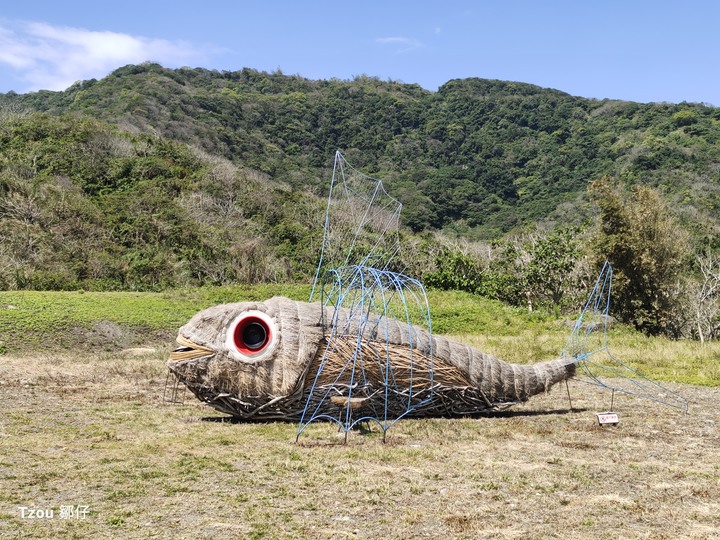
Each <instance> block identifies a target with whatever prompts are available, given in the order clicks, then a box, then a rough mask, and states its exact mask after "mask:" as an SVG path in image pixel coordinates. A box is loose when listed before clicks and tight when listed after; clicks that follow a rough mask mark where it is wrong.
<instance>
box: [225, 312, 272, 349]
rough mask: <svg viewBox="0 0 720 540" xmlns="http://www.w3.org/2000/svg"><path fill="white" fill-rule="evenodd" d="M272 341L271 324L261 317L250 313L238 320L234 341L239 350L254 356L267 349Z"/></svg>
mask: <svg viewBox="0 0 720 540" xmlns="http://www.w3.org/2000/svg"><path fill="white" fill-rule="evenodd" d="M271 341H272V332H271V330H270V325H269V324H268V323H267V321H265V320H264V319H263V318H261V317H257V316H254V315H250V316H247V317H244V318H243V319H242V320H240V321H239V322H238V324H237V325H236V326H235V330H234V331H233V343H234V344H235V347H236V348H237V350H238V352H239V353H241V354H244V355H246V356H252V355H255V354H258V353H260V352H262V351H263V350H265V349H266V348H267V346H268V345H269V344H270V342H271Z"/></svg>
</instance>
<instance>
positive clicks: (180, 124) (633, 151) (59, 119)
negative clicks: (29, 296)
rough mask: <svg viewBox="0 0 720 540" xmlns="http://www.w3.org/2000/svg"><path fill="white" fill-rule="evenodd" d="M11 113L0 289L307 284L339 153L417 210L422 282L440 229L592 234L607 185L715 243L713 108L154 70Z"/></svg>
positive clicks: (408, 213)
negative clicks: (637, 189) (652, 191)
mask: <svg viewBox="0 0 720 540" xmlns="http://www.w3.org/2000/svg"><path fill="white" fill-rule="evenodd" d="M0 119H1V120H2V121H1V122H0V234H2V238H3V243H2V246H0V250H2V254H3V258H2V263H0V288H6V289H7V288H36V289H73V288H86V289H103V290H107V289H145V290H146V289H162V288H166V287H172V286H181V285H187V284H190V285H193V284H202V283H205V284H218V285H222V284H227V283H237V282H240V283H255V282H286V281H293V280H308V279H309V278H310V276H311V275H312V271H313V269H314V266H315V262H316V257H317V254H318V246H319V241H320V236H321V230H320V223H321V222H322V212H323V206H324V201H325V194H326V190H327V186H328V183H329V179H330V175H331V168H330V167H331V165H332V156H333V154H334V152H335V150H336V149H340V150H341V151H343V153H344V154H345V156H346V158H347V159H348V161H349V162H350V163H352V164H353V166H354V167H356V168H358V169H360V170H362V171H364V172H366V173H368V174H370V175H372V176H376V177H381V178H383V179H384V181H385V183H386V186H387V188H388V189H389V191H390V192H391V194H393V195H394V196H395V197H396V198H398V199H399V200H400V201H401V202H402V203H403V205H404V207H403V215H402V218H403V222H404V224H405V225H406V226H407V227H408V231H407V232H406V238H408V239H412V241H408V242H406V245H412V246H413V251H412V253H409V254H406V258H407V261H406V266H410V267H411V268H412V269H414V270H415V273H416V275H419V274H422V273H423V272H425V271H429V270H432V269H433V264H434V261H435V257H436V255H437V253H438V250H440V249H442V241H439V240H438V237H437V236H433V234H434V233H435V232H437V231H441V232H442V233H443V234H444V235H445V238H452V237H454V236H458V235H459V236H460V237H461V238H466V239H475V240H497V239H500V238H501V237H502V236H503V235H505V234H507V233H508V232H515V233H517V232H520V231H527V230H530V229H531V228H532V227H533V226H534V225H535V224H536V223H541V224H542V227H544V228H545V229H547V228H549V227H552V226H553V225H555V224H563V225H581V224H584V223H587V222H588V220H589V218H590V217H591V216H592V215H594V214H595V213H596V212H597V209H596V208H595V207H594V206H593V205H592V204H591V203H590V202H588V201H589V198H588V196H587V192H586V188H587V185H588V183H589V182H590V181H592V180H594V179H597V178H600V177H603V176H608V177H609V178H611V179H613V181H614V182H615V183H616V184H617V185H624V186H630V187H632V186H637V185H647V186H654V187H656V188H659V189H660V190H661V192H662V193H664V195H665V197H666V199H667V200H668V201H669V202H670V203H671V205H672V206H673V208H674V211H675V213H676V214H677V215H678V216H679V217H680V218H681V220H682V223H683V224H684V227H685V228H686V229H687V230H689V231H691V233H692V237H693V241H694V244H695V245H696V246H710V247H717V243H716V240H715V236H716V235H715V234H714V233H715V231H716V230H718V228H719V227H718V223H719V220H720V191H719V190H720V144H719V142H720V109H717V108H713V107H708V106H704V105H702V104H690V103H681V104H667V103H650V104H639V103H631V102H619V101H607V100H604V101H598V100H590V99H585V98H581V97H574V96H571V95H568V94H566V93H563V92H560V91H557V90H551V89H544V88H539V87H537V86H532V85H528V84H523V83H514V82H503V81H493V80H483V79H465V80H453V81H449V82H448V83H446V84H445V85H444V86H443V87H441V88H440V89H439V91H438V92H429V91H426V90H423V89H422V88H420V87H419V86H417V85H407V84H401V83H397V82H383V81H380V80H378V79H375V78H371V77H365V76H363V77H358V78H356V79H354V80H352V81H340V80H329V81H326V80H321V81H313V80H307V79H303V78H301V77H298V76H287V75H284V74H282V73H280V72H276V73H265V72H258V71H255V70H252V69H243V70H240V71H236V72H216V71H209V70H204V69H177V70H171V69H166V68H163V67H161V66H159V65H157V64H143V65H138V66H126V67H124V68H121V69H118V70H116V71H115V72H114V73H112V74H111V75H109V76H108V77H106V78H104V79H102V80H90V81H83V82H78V83H76V84H75V85H73V86H72V87H70V88H69V89H68V90H66V91H64V92H48V91H41V92H37V93H31V94H22V95H19V94H15V93H12V92H11V93H8V94H5V95H3V94H0ZM411 231H412V232H414V233H415V235H414V236H412V235H411Z"/></svg>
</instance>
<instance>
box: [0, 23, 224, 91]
mask: <svg viewBox="0 0 720 540" xmlns="http://www.w3.org/2000/svg"><path fill="white" fill-rule="evenodd" d="M211 52H212V51H211ZM203 53H207V49H204V50H203ZM203 53H201V52H200V51H199V50H198V49H196V48H194V47H193V46H192V45H191V44H188V43H185V42H179V41H168V40H164V39H153V38H147V37H142V36H132V35H129V34H122V33H118V32H104V31H95V30H86V29H83V28H69V27H61V26H51V25H49V24H45V23H38V22H30V23H26V22H12V21H11V22H8V21H0V64H6V65H7V66H9V67H10V68H11V70H12V71H14V72H15V75H16V76H17V77H18V78H19V79H21V80H23V81H25V82H26V83H27V84H28V88H27V89H26V90H27V91H31V90H39V89H44V90H64V89H65V88H67V87H68V86H70V85H71V84H73V83H75V82H76V81H79V80H85V79H93V78H101V77H104V76H105V75H107V74H108V73H109V72H111V71H112V70H114V69H116V68H118V67H121V66H124V65H126V64H140V63H142V62H146V61H152V62H159V63H161V64H163V65H167V66H169V67H174V66H181V65H188V64H191V63H193V62H202V59H203V56H204V54H203Z"/></svg>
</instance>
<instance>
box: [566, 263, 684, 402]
mask: <svg viewBox="0 0 720 540" xmlns="http://www.w3.org/2000/svg"><path fill="white" fill-rule="evenodd" d="M612 275H613V272H612V266H611V265H610V263H609V262H607V261H606V262H605V264H604V265H603V268H602V270H601V271H600V274H599V275H598V278H597V281H596V282H595V287H594V288H593V290H592V292H591V293H590V296H589V297H588V300H587V302H586V303H585V307H584V308H583V310H582V312H581V313H580V317H578V319H577V321H576V322H575V325H574V326H573V330H572V332H571V334H570V337H569V338H568V341H567V343H566V344H565V347H564V348H563V351H562V356H563V357H564V358H568V359H570V360H571V361H572V362H573V363H575V364H576V365H577V367H578V368H579V371H580V372H581V373H582V374H584V376H585V377H586V379H583V378H581V377H578V376H577V375H576V379H577V380H579V381H580V382H584V383H589V384H594V385H597V386H599V387H601V388H605V389H608V390H614V391H616V392H621V393H624V394H628V395H632V396H636V397H642V398H645V399H649V400H652V401H655V402H658V403H662V404H664V405H667V406H670V407H675V408H678V409H681V410H683V411H684V412H687V411H688V400H687V399H685V398H684V397H683V396H681V395H680V394H678V393H677V392H674V391H672V390H670V389H669V388H666V387H664V386H662V385H661V384H659V383H657V382H655V381H653V380H652V379H650V378H648V377H646V376H645V375H643V374H642V373H640V372H639V371H637V370H636V369H633V368H631V367H630V366H628V365H627V364H625V363H624V362H622V361H621V360H620V359H619V358H617V357H616V356H614V355H613V354H612V353H611V352H610V347H609V345H608V321H609V318H610V296H611V291H612ZM588 319H589V320H590V322H589V323H588V322H587V321H588ZM599 328H602V333H599V331H598V329H599ZM593 347H595V348H593ZM602 360H604V362H602ZM606 377H608V378H612V379H613V382H609V381H607V379H606Z"/></svg>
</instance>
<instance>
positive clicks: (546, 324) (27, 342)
mask: <svg viewBox="0 0 720 540" xmlns="http://www.w3.org/2000/svg"><path fill="white" fill-rule="evenodd" d="M276 295H282V296H287V297H290V298H292V299H295V300H307V298H308V297H309V295H310V286H309V285H283V284H271V285H261V286H237V287H207V288H196V289H182V290H174V291H166V292H162V293H152V292H142V293H140V292H82V291H75V292H41V291H4V292H0V354H4V353H21V352H23V351H34V352H37V351H45V352H52V351H57V350H63V349H84V350H89V351H103V350H105V351H108V350H117V349H118V348H123V347H130V346H138V345H152V344H154V345H159V346H160V347H161V349H162V348H163V347H170V346H171V344H172V341H173V339H174V337H175V333H176V332H177V329H178V328H179V327H180V326H182V325H183V324H185V323H186V322H187V321H188V320H189V319H190V318H191V317H192V316H193V315H194V314H195V313H197V312H198V311H200V310H202V309H204V308H207V307H209V306H212V305H216V304H219V303H227V302H240V301H248V300H264V299H267V298H270V297H272V296H276ZM428 301H429V304H430V310H431V314H432V327H433V332H434V333H436V334H442V335H448V336H450V337H453V338H455V339H457V340H459V341H463V342H465V343H468V344H469V345H472V346H474V347H476V348H478V349H480V350H482V351H485V352H488V353H491V354H495V355H496V356H499V357H500V358H503V359H505V360H508V361H510V362H517V363H528V362H535V361H538V360H542V359H548V358H553V357H556V356H558V355H559V354H560V352H561V351H562V350H563V347H564V346H565V344H566V342H567V339H568V337H569V334H570V330H571V328H570V325H571V324H572V322H573V318H574V317H573V316H572V315H571V316H568V317H565V318H558V317H557V316H556V315H555V314H551V313H545V312H541V311H536V312H533V313H529V312H528V311H527V310H524V309H519V308H512V307H508V306H505V305H503V304H502V303H500V302H496V301H492V300H488V299H485V298H481V297H479V296H476V295H472V294H469V293H464V292H457V291H437V290H431V291H429V292H428ZM410 308H411V316H412V317H413V318H414V320H415V322H420V321H421V318H420V317H419V310H418V309H417V308H416V307H415V306H410ZM609 343H610V349H611V351H612V353H613V354H614V355H615V356H617V357H618V358H620V359H621V360H622V361H623V362H625V363H627V364H628V365H630V366H631V367H633V368H635V369H637V370H639V371H641V372H642V373H644V374H645V375H647V376H649V377H651V378H654V379H657V380H659V381H674V382H682V383H689V384H699V385H705V386H720V362H719V361H718V360H720V344H716V343H714V342H713V343H706V344H705V345H701V344H700V343H697V342H693V341H687V340H679V341H671V340H668V339H664V338H649V337H647V336H644V335H642V334H639V333H637V332H635V331H633V330H631V329H628V328H626V327H623V326H618V327H616V328H613V329H612V330H611V332H610V334H609Z"/></svg>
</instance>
